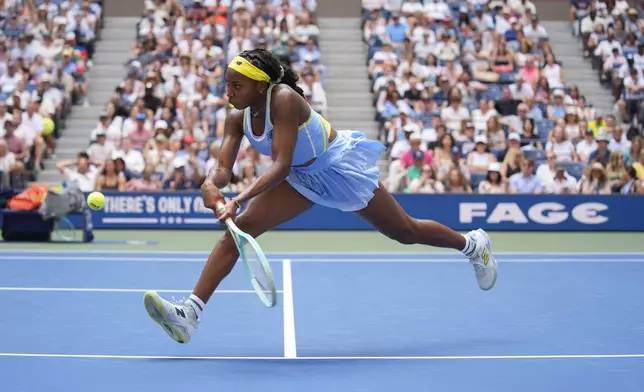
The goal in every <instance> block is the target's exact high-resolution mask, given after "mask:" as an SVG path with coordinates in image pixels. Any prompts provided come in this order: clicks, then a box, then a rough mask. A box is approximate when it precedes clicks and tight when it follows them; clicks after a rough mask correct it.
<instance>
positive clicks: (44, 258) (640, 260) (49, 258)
mask: <svg viewBox="0 0 644 392" xmlns="http://www.w3.org/2000/svg"><path fill="white" fill-rule="evenodd" d="M0 255H1V253H0ZM494 255H495V256H497V253H495V254H494ZM451 256H454V254H453V253H452V254H451ZM434 257H435V256H431V253H430V254H428V258H427V259H414V258H405V257H404V256H403V257H401V256H398V257H392V258H383V259H380V258H379V259H370V258H368V257H360V256H359V255H358V256H355V257H348V258H347V257H345V258H342V257H339V258H331V257H330V258H328V259H326V258H294V259H293V260H292V262H294V263H458V264H462V263H464V262H466V261H467V260H466V259H465V258H458V259H456V258H454V259H444V260H441V259H436V258H434ZM507 257H510V256H507ZM11 261H101V262H113V261H116V262H148V263H205V262H206V259H205V258H203V259H201V258H199V259H190V258H184V257H178V258H169V257H168V258H156V257H114V256H111V257H110V256H101V257H97V256H68V257H65V256H6V257H4V258H3V259H0V263H1V262H11ZM269 261H270V262H272V263H281V262H282V259H276V258H271V257H269ZM497 261H499V262H501V263H567V262H576V263H601V262H614V263H620V262H621V263H644V256H642V257H639V258H587V259H579V258H565V257H562V258H558V257H557V258H534V259H531V258H508V259H505V258H503V257H497Z"/></svg>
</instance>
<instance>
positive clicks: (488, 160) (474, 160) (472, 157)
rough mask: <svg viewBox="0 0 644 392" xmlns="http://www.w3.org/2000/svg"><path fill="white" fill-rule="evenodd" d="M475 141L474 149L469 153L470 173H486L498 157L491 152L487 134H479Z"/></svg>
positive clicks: (468, 164)
mask: <svg viewBox="0 0 644 392" xmlns="http://www.w3.org/2000/svg"><path fill="white" fill-rule="evenodd" d="M474 142H475V143H476V145H475V147H474V150H473V151H471V152H470V153H469V154H468V155H467V167H468V169H469V171H470V173H485V172H487V171H488V170H489V167H490V164H492V163H495V162H496V157H495V156H494V154H492V153H491V152H490V150H489V148H488V141H487V137H485V135H479V136H477V137H476V138H475V139H474Z"/></svg>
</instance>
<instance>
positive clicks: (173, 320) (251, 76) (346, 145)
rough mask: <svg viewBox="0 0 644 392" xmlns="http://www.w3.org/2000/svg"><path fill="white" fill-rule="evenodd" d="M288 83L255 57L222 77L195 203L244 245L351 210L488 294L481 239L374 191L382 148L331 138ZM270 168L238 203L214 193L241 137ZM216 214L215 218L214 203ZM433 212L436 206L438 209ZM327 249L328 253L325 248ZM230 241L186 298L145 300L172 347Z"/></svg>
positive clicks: (210, 288) (285, 72) (223, 265)
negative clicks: (207, 163) (216, 145)
mask: <svg viewBox="0 0 644 392" xmlns="http://www.w3.org/2000/svg"><path fill="white" fill-rule="evenodd" d="M297 80H298V77H297V75H296V74H295V73H294V72H293V70H291V69H289V68H288V67H286V66H283V65H281V63H280V61H279V60H278V58H277V57H275V56H273V55H272V54H271V53H270V52H268V51H266V50H263V49H253V50H249V51H245V52H242V53H241V54H240V55H239V56H237V57H235V58H234V59H233V60H232V61H231V62H230V63H229V64H228V69H227V73H226V84H227V91H228V93H227V94H228V99H229V102H230V104H231V105H233V106H234V109H233V110H232V111H231V112H230V114H229V115H228V117H227V118H226V123H225V126H224V138H223V142H222V145H221V151H220V154H219V157H218V164H217V166H216V167H215V168H213V169H212V170H211V172H210V173H209V174H208V177H207V179H206V180H205V182H204V184H203V185H202V187H201V190H202V192H203V198H204V204H205V206H206V207H208V208H210V209H213V211H215V213H216V214H217V216H218V218H219V219H220V220H221V221H224V220H225V219H226V218H235V216H236V213H237V211H238V209H239V208H240V206H241V204H242V203H244V202H249V203H248V205H247V206H246V208H245V210H244V211H243V212H242V213H241V214H240V215H239V216H237V217H236V218H235V223H236V224H237V226H238V227H239V228H240V229H241V230H242V231H244V232H246V233H248V234H249V235H251V236H253V237H258V236H260V235H261V234H262V233H264V232H266V231H268V230H270V229H272V228H274V227H276V226H278V225H279V224H281V223H284V222H286V221H289V220H291V219H293V218H295V217H296V216H298V215H300V214H301V213H302V212H304V211H306V210H308V209H309V208H311V207H312V206H313V205H314V204H319V205H322V206H326V207H330V208H335V209H339V210H342V211H351V212H355V213H357V214H358V215H359V216H360V217H361V218H363V219H364V220H366V221H367V222H369V223H370V224H371V225H373V226H374V227H375V228H376V229H378V230H379V231H380V232H381V233H383V234H384V235H386V236H387V237H389V238H391V239H393V240H396V241H398V242H400V243H403V244H424V245H429V246H434V247H439V248H448V249H455V250H458V251H460V252H461V253H462V254H463V255H464V256H465V257H466V258H467V259H469V261H470V263H471V264H472V266H473V269H474V272H475V276H476V279H477V281H478V285H479V287H480V288H481V289H483V290H490V289H491V288H492V287H493V286H494V283H495V282H496V277H497V263H496V260H495V259H494V257H493V256H492V253H491V245H490V239H489V237H488V235H487V234H486V233H485V231H483V230H481V229H479V230H475V231H471V232H469V233H467V234H466V235H462V234H460V233H457V232H455V231H453V230H451V229H449V228H447V227H445V226H443V225H442V224H440V223H438V222H434V221H430V220H418V219H414V218H412V217H410V216H409V215H407V213H405V211H404V210H403V209H402V208H401V206H400V205H399V204H398V202H397V201H396V199H394V197H393V196H392V195H391V194H390V193H389V192H388V191H387V189H386V188H385V187H384V186H383V185H382V184H381V183H380V182H379V169H378V166H377V161H378V159H379V157H380V155H381V154H382V153H383V151H384V150H385V147H384V146H383V145H382V144H381V143H379V142H378V141H375V140H370V139H368V138H367V137H365V135H364V134H362V133H361V132H357V131H338V130H336V129H334V128H333V127H331V125H330V124H329V123H328V122H327V121H326V120H325V119H324V118H323V117H322V116H321V115H319V114H318V113H316V112H315V111H314V110H312V109H311V107H310V106H309V104H308V103H307V101H306V100H305V98H304V94H303V92H302V89H300V87H298V86H297V84H296V82H297ZM244 136H246V137H247V138H248V140H249V141H250V144H251V145H252V146H253V147H254V148H255V149H256V150H257V151H258V152H259V153H261V154H264V155H269V156H271V157H272V161H273V163H272V164H271V166H270V167H269V168H268V169H267V170H266V172H265V173H264V174H262V175H261V176H259V178H257V180H256V181H255V182H253V183H252V184H251V185H250V186H248V187H247V188H246V189H244V191H243V192H241V193H240V194H239V195H237V196H236V197H234V198H233V199H231V200H229V201H228V202H226V201H225V199H224V196H223V194H222V193H221V192H220V190H219V189H220V188H223V187H225V186H226V185H227V184H228V183H229V182H230V180H231V176H232V174H231V173H232V172H231V170H232V168H233V164H234V162H235V158H236V157H237V152H238V150H239V146H240V143H241V142H242V138H243V137H244ZM217 202H224V203H225V210H222V211H217V209H216V203H217ZM438 208H440V206H438ZM330 246H332V245H331V244H330ZM238 256H239V254H238V250H237V247H236V246H235V242H234V240H233V238H232V237H231V235H230V233H228V232H227V233H226V235H224V236H223V237H222V238H221V240H220V241H219V242H218V243H217V245H216V246H215V247H214V249H213V250H212V252H211V253H210V256H209V257H208V261H207V262H206V265H205V267H204V269H203V271H202V273H201V277H200V278H199V281H198V282H197V285H196V286H195V288H194V290H193V293H192V295H190V297H189V298H188V299H187V300H185V301H179V302H174V301H173V302H170V301H167V300H165V299H163V298H161V297H160V296H159V295H158V294H156V293H153V296H154V301H152V302H153V303H154V304H153V305H152V306H151V307H150V306H146V308H147V310H148V313H149V314H150V316H151V317H152V318H153V319H154V320H155V321H157V322H159V320H162V322H159V324H160V325H161V326H162V327H163V329H164V330H165V331H166V333H167V334H168V335H169V336H170V337H172V338H173V339H174V340H176V341H177V342H179V343H188V342H189V341H190V339H191V336H192V334H193V332H194V330H195V328H196V326H197V323H198V322H199V320H200V319H201V313H202V312H203V310H204V308H205V306H206V303H207V302H208V300H209V299H210V296H211V295H212V294H213V292H214V291H215V289H216V288H217V287H218V286H219V284H220V283H221V281H222V280H223V279H224V278H225V277H226V276H227V275H228V274H229V273H230V271H231V270H232V269H233V266H234V265H235V262H236V260H237V258H238Z"/></svg>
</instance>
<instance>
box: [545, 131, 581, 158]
mask: <svg viewBox="0 0 644 392" xmlns="http://www.w3.org/2000/svg"><path fill="white" fill-rule="evenodd" d="M546 151H548V152H552V153H554V154H555V157H556V159H557V162H571V161H577V160H579V158H578V157H577V153H576V152H575V146H574V145H573V144H572V142H571V141H570V140H569V139H568V138H567V135H566V132H565V131H564V129H563V128H561V127H559V126H557V127H555V128H554V129H553V130H552V139H551V140H549V141H548V143H546Z"/></svg>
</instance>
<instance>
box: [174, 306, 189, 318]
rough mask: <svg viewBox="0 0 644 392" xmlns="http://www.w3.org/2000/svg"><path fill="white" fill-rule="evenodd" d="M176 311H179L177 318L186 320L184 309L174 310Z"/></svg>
mask: <svg viewBox="0 0 644 392" xmlns="http://www.w3.org/2000/svg"><path fill="white" fill-rule="evenodd" d="M174 310H176V311H177V316H181V317H183V318H186V313H185V312H184V311H183V309H180V308H174Z"/></svg>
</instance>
